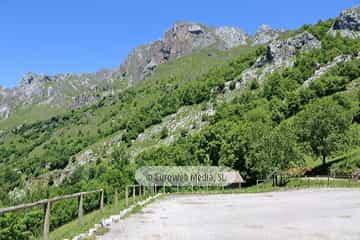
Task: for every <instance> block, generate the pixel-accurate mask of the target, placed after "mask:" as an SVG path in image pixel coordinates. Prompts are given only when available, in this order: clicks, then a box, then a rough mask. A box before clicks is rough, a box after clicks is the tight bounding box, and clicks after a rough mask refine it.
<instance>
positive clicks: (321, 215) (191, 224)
mask: <svg viewBox="0 0 360 240" xmlns="http://www.w3.org/2000/svg"><path fill="white" fill-rule="evenodd" d="M97 239H100V240H117V239H119V240H120V239H121V240H124V239H125V240H142V239H143V240H185V239H186V240H187V239H196V240H202V239H207V240H212V239H214V240H215V239H216V240H226V239H245V240H260V239H261V240H264V239H266V240H272V239H274V240H289V239H292V240H294V239H295V240H300V239H301V240H339V239H342V240H359V239H360V190H350V189H310V190H299V191H286V192H271V193H257V194H226V195H186V196H169V197H167V198H166V199H164V200H161V201H157V202H155V203H153V204H151V205H149V206H147V207H145V208H144V209H143V211H142V212H141V213H138V214H135V215H132V216H130V217H129V218H127V219H124V220H121V222H119V223H116V224H114V225H112V227H111V229H110V232H108V233H107V234H106V235H104V236H101V237H98V238H97Z"/></svg>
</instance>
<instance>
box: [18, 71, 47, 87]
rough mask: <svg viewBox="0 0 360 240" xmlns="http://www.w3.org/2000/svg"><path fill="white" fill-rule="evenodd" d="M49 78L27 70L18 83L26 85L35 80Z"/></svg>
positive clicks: (42, 80)
mask: <svg viewBox="0 0 360 240" xmlns="http://www.w3.org/2000/svg"><path fill="white" fill-rule="evenodd" d="M51 80H52V79H51V77H50V76H47V75H42V74H36V73H32V72H28V73H26V74H25V75H24V76H23V78H22V79H21V81H20V85H21V86H27V85H32V84H34V83H37V82H49V81H51Z"/></svg>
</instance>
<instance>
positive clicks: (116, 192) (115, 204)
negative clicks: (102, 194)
mask: <svg viewBox="0 0 360 240" xmlns="http://www.w3.org/2000/svg"><path fill="white" fill-rule="evenodd" d="M118 203H119V196H118V190H117V189H115V197H114V207H115V209H118Z"/></svg>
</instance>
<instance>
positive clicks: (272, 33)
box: [252, 24, 285, 46]
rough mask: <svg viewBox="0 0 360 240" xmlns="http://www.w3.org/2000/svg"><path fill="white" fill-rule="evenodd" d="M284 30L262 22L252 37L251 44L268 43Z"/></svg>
mask: <svg viewBox="0 0 360 240" xmlns="http://www.w3.org/2000/svg"><path fill="white" fill-rule="evenodd" d="M283 32H285V31H284V30H276V29H272V28H271V27H270V26H269V25H266V24H262V25H261V26H260V27H259V28H258V29H257V30H256V33H255V35H254V37H253V42H252V45H253V46H256V45H259V44H267V43H270V42H272V41H274V40H276V39H278V38H279V37H280V34H281V33H283Z"/></svg>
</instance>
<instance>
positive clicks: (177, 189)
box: [176, 183, 179, 193]
mask: <svg viewBox="0 0 360 240" xmlns="http://www.w3.org/2000/svg"><path fill="white" fill-rule="evenodd" d="M176 192H177V193H179V183H178V184H177V185H176Z"/></svg>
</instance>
